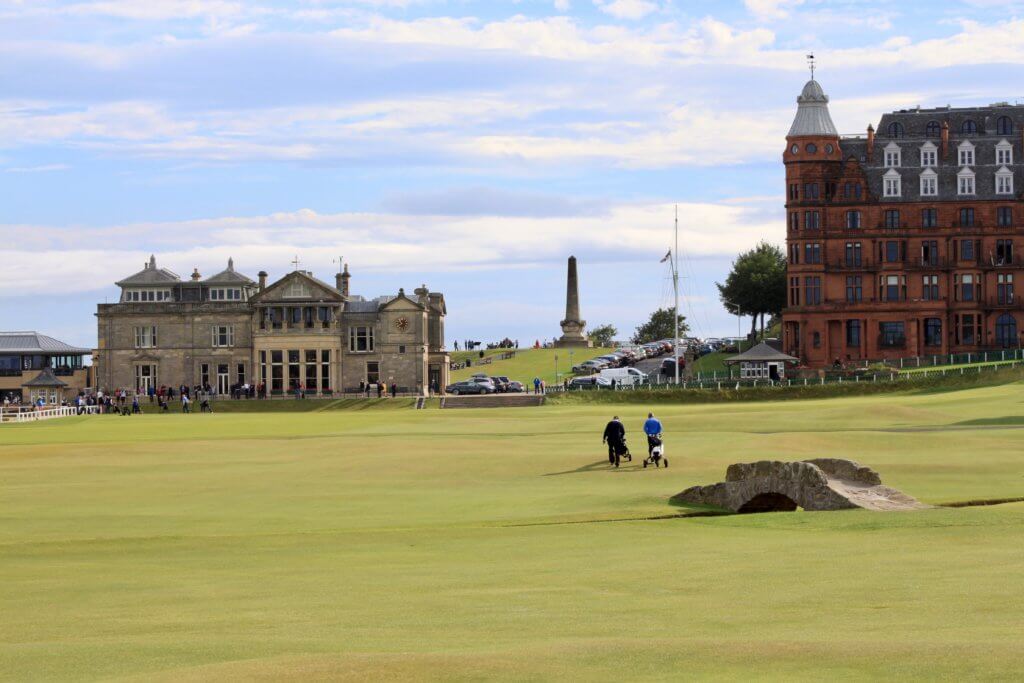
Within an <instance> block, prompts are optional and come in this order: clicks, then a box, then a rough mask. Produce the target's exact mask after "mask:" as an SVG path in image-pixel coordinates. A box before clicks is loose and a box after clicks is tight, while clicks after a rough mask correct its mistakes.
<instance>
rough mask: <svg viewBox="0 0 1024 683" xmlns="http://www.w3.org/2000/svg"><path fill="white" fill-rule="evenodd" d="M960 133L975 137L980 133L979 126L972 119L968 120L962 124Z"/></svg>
mask: <svg viewBox="0 0 1024 683" xmlns="http://www.w3.org/2000/svg"><path fill="white" fill-rule="evenodd" d="M960 132H961V133H963V134H964V135H974V134H976V133H977V132H978V124H977V123H975V122H974V121H972V120H971V119H967V120H966V121H964V122H963V123H962V124H960Z"/></svg>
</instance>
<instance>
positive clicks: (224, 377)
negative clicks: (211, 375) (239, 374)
mask: <svg viewBox="0 0 1024 683" xmlns="http://www.w3.org/2000/svg"><path fill="white" fill-rule="evenodd" d="M217 393H218V394H220V395H222V396H223V395H225V394H230V393H231V376H230V375H229V374H228V365H227V363H223V364H221V365H218V366H217Z"/></svg>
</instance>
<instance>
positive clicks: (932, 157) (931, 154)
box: [921, 142, 939, 168]
mask: <svg viewBox="0 0 1024 683" xmlns="http://www.w3.org/2000/svg"><path fill="white" fill-rule="evenodd" d="M938 165H939V155H938V150H937V149H936V147H935V145H933V144H932V143H930V142H929V143H926V144H924V145H922V146H921V167H922V168H930V167H932V166H938Z"/></svg>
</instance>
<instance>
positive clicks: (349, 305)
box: [345, 300, 380, 313]
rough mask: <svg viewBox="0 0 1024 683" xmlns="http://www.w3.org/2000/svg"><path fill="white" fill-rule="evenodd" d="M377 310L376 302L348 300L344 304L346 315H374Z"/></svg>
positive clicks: (378, 305) (378, 306)
mask: <svg viewBox="0 0 1024 683" xmlns="http://www.w3.org/2000/svg"><path fill="white" fill-rule="evenodd" d="M379 308H380V304H379V303H378V302H377V301H356V300H349V301H347V302H346V303H345V312H346V313H376V312H377V310H378V309H379Z"/></svg>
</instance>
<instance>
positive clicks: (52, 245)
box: [0, 203, 781, 296]
mask: <svg viewBox="0 0 1024 683" xmlns="http://www.w3.org/2000/svg"><path fill="white" fill-rule="evenodd" d="M679 208H680V215H681V216H682V221H681V227H682V233H681V235H680V239H681V240H682V241H684V242H685V243H686V245H687V253H688V254H689V255H690V256H692V257H699V256H731V255H733V254H735V253H736V251H737V250H739V249H742V248H746V247H749V246H751V245H753V244H755V243H756V242H757V241H758V240H760V239H762V238H764V237H766V236H768V237H781V234H778V233H779V232H780V227H779V226H780V225H781V223H780V222H778V221H772V220H767V221H765V220H763V219H759V218H758V215H759V214H758V213H756V212H754V211H753V210H751V209H749V208H747V207H744V206H742V205H728V204H710V203H690V204H681V205H680V207H679ZM672 214H673V207H672V206H669V205H666V204H620V205H616V206H612V207H610V208H608V210H607V211H606V212H605V213H604V214H601V215H585V216H575V217H574V216H552V217H531V216H414V217H413V216H405V215H397V214H386V213H344V214H319V213H316V212H314V211H311V210H308V209H307V210H301V211H296V212H292V213H280V214H272V215H267V216H255V217H228V218H214V219H204V220H192V221H180V222H174V223H141V224H131V225H121V226H114V227H106V228H90V227H74V228H54V227H48V226H24V225H5V226H0V238H2V239H3V241H4V242H5V243H7V244H18V247H17V248H16V249H10V250H8V251H7V252H5V267H4V268H3V269H0V292H3V293H4V295H6V296H18V295H27V294H30V293H32V292H36V291H39V290H41V289H46V290H47V291H49V292H52V293H61V292H72V291H76V292H78V291H83V290H95V289H104V288H106V287H109V286H110V282H107V281H106V280H105V279H103V278H97V277H96V264H97V263H103V271H104V272H105V273H108V274H109V275H110V277H109V278H107V279H109V280H111V281H113V280H116V279H117V278H119V277H123V276H126V275H129V274H131V273H134V272H135V271H137V270H139V269H140V268H141V264H142V263H143V262H144V261H145V260H146V258H148V255H149V253H150V252H151V251H154V252H156V253H157V255H158V256H157V258H158V261H159V263H160V265H161V266H163V267H168V268H171V269H172V270H174V271H176V272H178V273H179V274H186V275H187V274H188V273H189V272H191V270H192V268H193V267H198V268H199V270H200V272H201V273H203V274H204V275H210V274H213V273H214V272H216V271H218V270H220V269H222V268H223V267H224V263H225V262H226V261H227V259H228V257H229V256H230V257H233V258H234V259H235V264H236V267H237V268H238V269H239V270H240V271H242V272H245V273H248V274H249V275H250V276H252V274H253V272H255V271H257V270H260V269H263V268H266V269H268V270H273V268H272V266H273V264H278V267H279V269H283V268H284V267H285V264H284V263H282V254H293V253H297V254H299V256H300V257H301V258H302V259H303V262H304V263H305V264H306V267H308V268H310V269H311V270H314V271H317V272H319V273H320V274H321V275H322V276H326V273H327V272H330V269H331V268H332V267H333V266H332V265H331V258H332V256H331V255H334V254H344V255H345V258H346V260H347V261H350V262H351V263H352V264H353V267H354V269H357V270H360V271H364V272H422V271H423V270H424V269H425V265H424V264H429V269H431V270H473V269H488V268H495V269H501V268H508V267H515V266H517V265H520V266H521V265H529V264H536V263H540V262H560V261H561V259H562V258H564V255H565V254H566V253H568V252H569V251H573V252H576V253H577V254H583V253H589V254H594V255H600V254H605V255H610V256H611V257H613V258H615V259H616V260H618V261H622V260H628V259H629V258H630V257H634V258H636V257H639V258H654V257H656V256H660V254H661V252H663V250H664V248H665V245H666V243H667V240H668V234H669V232H668V230H669V228H668V226H670V225H671V217H672ZM93 244H104V245H109V246H108V247H106V248H104V249H102V250H96V249H94V248H89V247H88V246H87V245H93ZM182 245H188V246H185V247H183V246H182ZM200 245H201V246H200Z"/></svg>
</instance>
